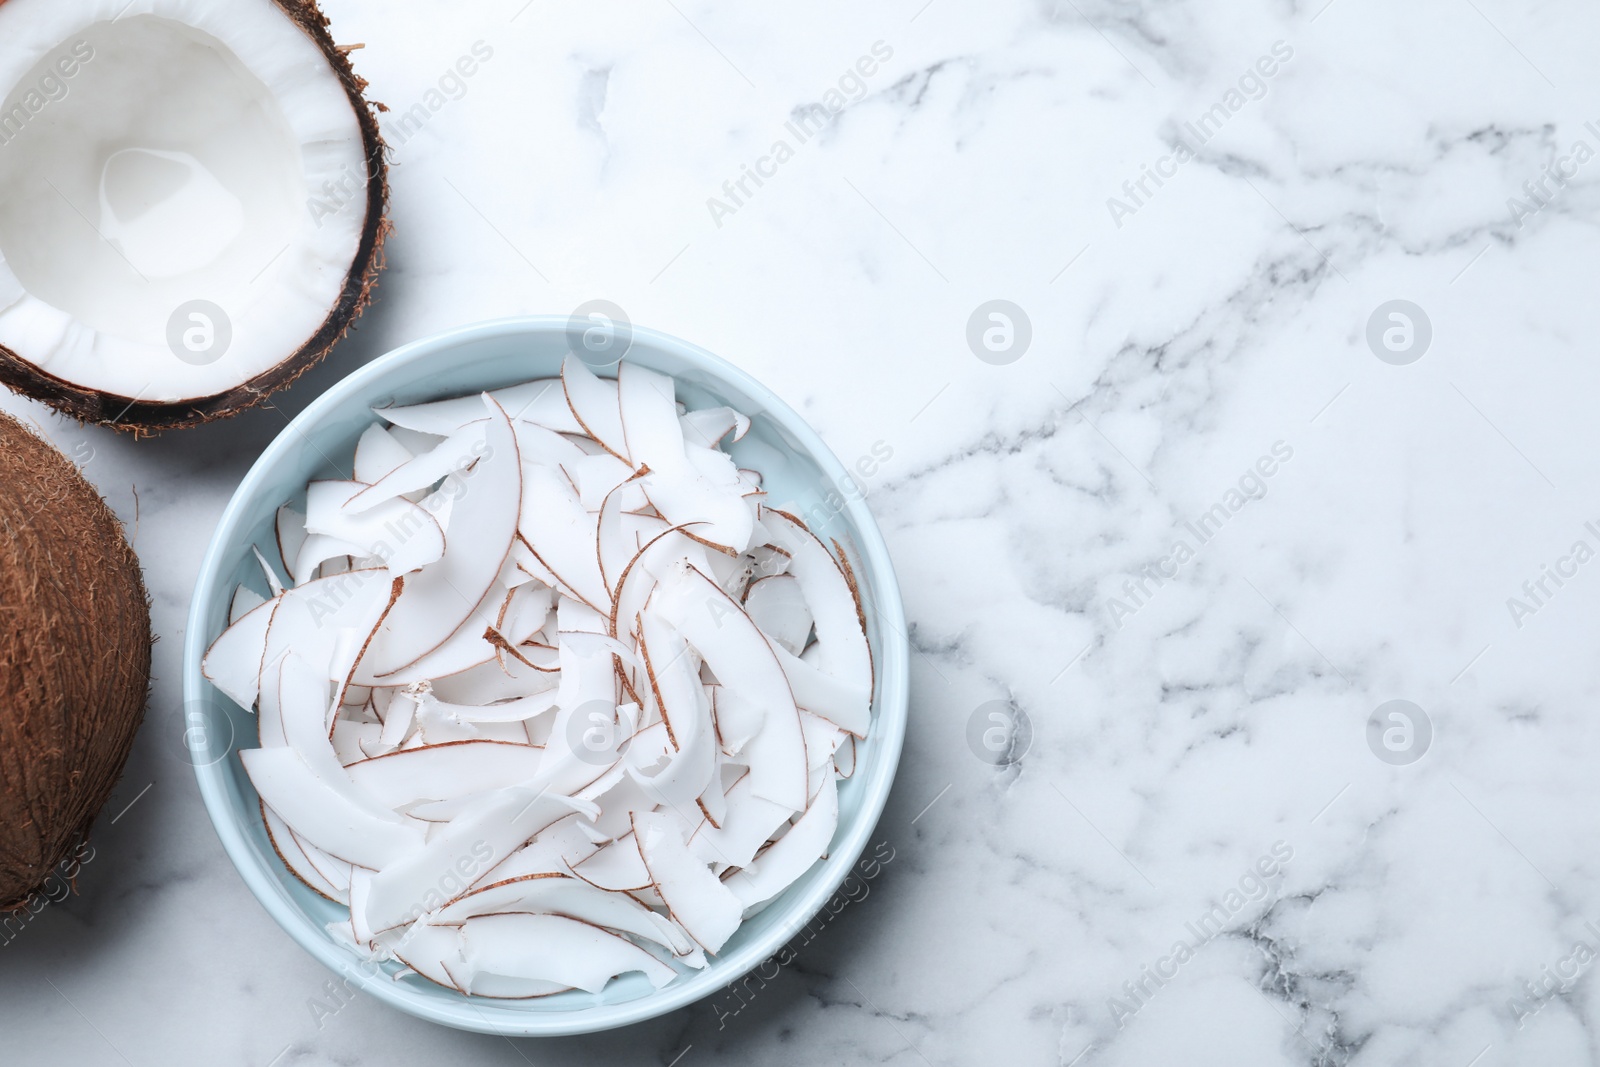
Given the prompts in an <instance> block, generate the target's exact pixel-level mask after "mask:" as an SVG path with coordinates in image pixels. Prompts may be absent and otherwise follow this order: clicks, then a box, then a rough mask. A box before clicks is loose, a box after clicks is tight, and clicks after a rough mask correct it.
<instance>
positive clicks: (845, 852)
mask: <svg viewBox="0 0 1600 1067" xmlns="http://www.w3.org/2000/svg"><path fill="white" fill-rule="evenodd" d="M568 325H569V319H568V318H567V317H565V316H559V315H525V316H515V317H508V318H500V319H492V320H488V321H484V322H477V323H471V324H468V325H463V326H457V327H453V328H451V329H447V330H444V331H441V332H439V333H435V334H432V335H429V336H427V337H423V338H420V339H418V340H415V341H411V342H409V343H407V344H404V345H401V346H399V347H397V348H394V349H391V350H390V351H389V352H387V353H385V354H384V355H382V356H379V357H378V358H376V359H374V360H373V361H371V362H370V363H367V364H366V365H364V366H362V367H359V368H357V369H356V370H354V371H352V372H351V373H350V374H349V375H347V376H345V377H344V378H342V379H340V380H339V381H338V382H336V383H334V384H333V385H332V386H331V387H329V388H328V389H327V390H326V391H324V392H323V393H322V394H321V395H320V396H318V397H316V398H315V399H313V400H312V401H311V403H309V404H308V405H307V406H306V408H305V409H304V410H303V411H301V412H300V414H298V415H297V416H295V417H294V419H292V420H291V421H290V422H289V424H288V425H287V426H285V427H284V428H283V429H282V430H281V431H280V432H279V433H278V434H277V435H276V436H275V437H274V438H273V439H272V441H271V442H270V443H269V444H268V445H267V447H266V448H265V449H263V450H262V452H261V455H260V456H258V457H257V458H256V460H255V462H254V463H252V464H251V466H250V470H249V471H248V472H247V473H246V474H245V476H244V478H243V479H242V480H241V481H240V483H239V485H238V487H237V488H236V489H235V490H234V493H233V496H232V497H231V498H230V499H229V501H228V505H227V507H226V508H225V509H224V511H223V513H222V516H221V517H220V518H219V519H218V521H217V526H216V528H215V530H213V532H212V535H211V540H210V543H209V544H208V545H207V548H206V553H205V556H204V558H203V559H202V561H201V564H200V571H199V575H198V576H197V578H196V580H195V587H194V593H193V596H192V598H191V600H190V605H189V612H188V618H187V624H186V630H185V633H184V642H183V696H184V700H185V702H186V703H193V702H196V701H201V700H204V699H206V694H205V688H206V683H205V681H204V679H203V677H202V676H201V674H200V661H201V659H202V657H203V656H204V653H205V649H206V644H207V641H206V634H205V631H204V627H205V615H206V607H207V605H209V604H210V603H212V601H213V600H214V599H215V598H216V597H217V596H218V595H219V594H220V593H221V592H222V590H221V583H222V581H223V575H222V566H223V558H222V557H223V550H224V546H225V545H226V544H228V543H230V542H232V541H233V540H234V539H235V538H238V537H241V536H242V535H243V534H242V531H241V526H242V525H243V514H244V512H245V511H246V509H247V507H248V505H249V503H250V502H251V501H252V500H253V499H254V498H255V497H256V496H258V495H259V494H260V493H261V492H262V490H263V484H262V483H263V482H264V481H265V480H266V479H267V477H268V474H269V472H270V471H271V470H272V469H273V468H275V467H276V466H277V465H278V464H279V463H280V462H282V461H283V460H284V459H285V456H286V454H287V453H288V451H289V450H290V448H291V447H293V446H294V445H295V443H296V441H297V439H298V438H300V437H301V435H302V434H304V433H305V432H306V431H307V430H308V429H309V428H310V427H312V426H314V425H316V424H317V423H318V422H319V421H320V420H322V419H323V418H324V417H326V416H328V415H330V414H331V413H333V412H334V411H335V410H337V409H338V408H339V407H341V406H342V405H344V404H347V403H349V402H350V401H352V400H353V399H354V398H356V397H357V396H359V395H360V394H361V393H362V392H363V391H365V390H367V389H368V388H370V387H373V386H377V385H379V384H380V383H381V382H382V381H383V379H384V378H385V377H387V376H388V375H389V374H391V373H392V372H394V371H396V370H398V369H399V368H401V367H405V366H409V365H411V364H413V363H416V362H420V361H425V360H428V359H430V358H433V357H434V356H436V355H438V354H440V353H442V352H447V351H450V350H452V349H454V348H457V347H460V346H462V345H464V344H468V343H472V342H477V341H483V340H493V339H497V338H505V337H519V336H527V335H530V334H548V333H564V332H565V331H566V330H567V328H568ZM631 328H632V343H633V344H638V343H639V342H640V341H641V340H642V341H646V342H648V343H649V344H650V345H651V346H653V347H655V348H658V349H661V350H664V351H667V352H670V353H672V354H674V355H676V356H678V357H680V358H682V359H684V360H685V361H686V362H688V363H690V364H692V365H694V366H695V367H696V368H697V369H699V370H702V371H705V372H708V373H709V374H711V375H712V376H713V377H715V378H717V379H718V380H720V381H723V382H726V383H727V384H729V385H731V386H733V387H734V388H736V389H738V390H740V391H742V392H743V393H744V394H745V395H747V396H749V397H750V398H752V399H754V400H756V401H758V402H759V403H760V404H761V406H762V408H763V409H764V410H763V414H764V415H766V416H767V417H770V418H771V419H773V421H774V422H776V423H777V424H778V425H779V426H780V428H781V429H782V430H783V431H784V432H785V433H787V434H789V435H791V436H792V438H793V439H794V440H795V441H796V442H798V443H799V445H800V446H801V448H802V449H803V450H804V451H805V452H806V453H807V455H808V456H809V458H810V459H811V460H812V461H813V462H815V463H816V464H817V466H818V467H819V468H820V469H821V470H822V472H823V474H824V475H825V476H827V477H828V478H829V479H830V480H831V481H832V482H833V484H835V485H845V484H850V483H849V481H848V479H849V477H850V475H849V474H848V472H847V471H846V469H845V467H844V465H843V464H842V463H840V462H839V459H838V457H836V456H835V455H834V454H833V451H832V450H831V449H830V448H829V447H828V446H827V445H826V444H825V443H824V442H823V440H822V438H821V436H820V435H818V434H817V432H816V431H815V430H813V429H812V428H811V426H810V424H809V423H807V422H806V421H805V419H804V418H802V417H801V416H800V415H799V414H798V413H797V412H796V411H795V410H794V409H793V408H792V407H790V406H789V405H788V404H787V403H785V402H784V401H783V399H782V398H780V397H779V396H777V395H776V394H775V393H773V392H772V391H771V390H770V389H768V388H767V387H766V386H764V385H762V384H761V383H760V382H758V381H757V380H756V379H755V378H753V377H751V376H750V375H749V374H747V373H746V372H745V371H743V370H742V369H740V368H739V367H737V366H735V365H733V364H731V363H729V362H728V361H727V360H725V359H722V358H721V357H719V356H716V355H714V354H713V353H711V352H708V351H707V350H705V349H703V348H700V347H699V346H697V345H694V344H691V343H690V342H687V341H684V340H682V339H681V338H678V337H676V336H673V335H672V334H668V333H663V332H661V331H659V330H654V329H650V328H648V327H643V326H632V327H631ZM624 358H626V357H624ZM842 495H843V497H844V506H843V507H842V508H840V509H839V510H840V511H842V512H844V513H846V514H848V516H849V517H850V519H851V522H852V523H853V525H854V528H855V532H856V535H857V543H856V544H855V546H854V547H855V548H856V551H857V552H859V553H860V558H861V561H862V564H863V565H862V567H861V570H862V576H863V578H864V580H865V581H866V583H867V584H868V585H869V586H870V587H871V589H872V591H873V602H874V607H875V610H876V612H877V613H878V615H879V617H880V622H881V623H882V626H881V628H880V629H881V630H882V634H883V636H882V638H881V644H882V645H883V646H884V647H883V649H881V650H880V652H879V655H878V657H877V658H878V659H879V660H880V663H879V671H880V674H881V675H882V678H881V683H882V690H881V692H882V701H881V704H880V705H879V706H878V707H877V708H876V709H875V712H876V714H875V719H874V729H875V730H876V731H877V736H876V737H875V739H874V740H875V742H876V744H877V745H880V746H881V747H882V754H881V756H880V757H879V758H878V760H877V761H876V763H875V764H874V765H873V766H872V767H870V768H865V770H866V771H867V774H866V777H865V779H864V781H863V790H862V799H861V806H860V808H859V810H858V811H857V813H856V815H855V818H854V819H853V820H852V821H851V822H849V823H848V824H847V823H845V822H842V821H841V823H840V825H839V828H838V830H836V831H835V833H836V837H835V842H834V847H833V849H832V850H831V851H830V853H829V855H828V857H827V859H826V860H824V861H823V868H822V870H821V871H820V872H819V873H818V874H817V875H816V876H815V877H813V879H812V882H811V885H810V886H809V887H808V888H807V889H806V891H805V892H804V893H803V894H801V895H800V896H797V897H795V898H793V899H791V900H789V901H788V902H786V903H785V905H784V913H785V915H786V919H785V921H783V922H780V923H777V924H774V925H773V926H772V927H770V928H769V929H768V930H767V931H765V932H764V933H763V934H762V935H761V936H760V937H753V938H751V939H750V940H749V941H748V942H746V943H745V944H743V945H741V946H740V947H739V948H738V949H737V950H735V951H733V952H730V953H728V954H726V955H723V956H719V957H717V963H716V965H715V966H713V967H707V968H706V969H705V970H703V971H699V972H696V973H693V974H689V975H685V976H682V977H681V978H680V979H678V980H675V981H673V982H671V983H669V984H668V985H666V986H665V987H663V988H662V989H659V990H655V991H653V992H651V993H649V994H647V995H645V996H643V997H638V998H635V999H633V1000H629V1001H623V1002H620V1003H616V1004H597V1005H591V1006H588V1007H584V1008H580V1009H577V1010H574V1011H562V1012H523V1011H516V1010H515V1009H511V1008H501V1007H497V1006H494V1005H493V1004H492V1002H491V1003H483V1002H481V1001H480V1000H475V999H473V998H471V997H467V996H461V997H459V998H457V999H453V1000H440V999H437V998H434V997H429V996H423V995H421V994H419V993H417V992H415V991H413V990H412V989H411V988H410V987H407V986H403V985H401V984H400V983H398V982H395V981H393V980H392V979H390V978H389V977H388V976H387V975H386V974H384V973H383V972H381V971H379V970H377V969H376V968H373V967H371V966H370V965H368V966H364V965H363V964H362V962H361V961H360V960H358V959H356V958H354V957H353V956H351V955H350V954H349V953H348V952H346V951H345V950H343V949H342V948H340V947H339V946H338V945H336V944H335V943H334V942H333V941H332V940H330V939H329V938H328V937H327V936H326V934H325V933H324V931H323V930H322V929H321V927H320V924H318V923H316V921H315V920H313V919H312V918H311V917H309V916H307V915H306V914H305V913H304V912H302V911H300V910H299V909H298V908H296V907H294V906H293V904H292V903H291V902H290V901H289V900H288V899H287V897H285V896H284V894H283V893H282V892H281V891H280V890H279V888H278V886H277V885H276V883H275V882H274V881H273V878H272V876H271V875H269V873H268V872H267V870H266V869H265V867H264V866H263V865H262V864H261V863H260V862H258V860H259V857H258V855H257V853H256V850H255V849H253V848H252V847H251V845H250V844H249V842H248V841H247V840H246V837H245V830H244V827H243V826H242V825H241V824H240V823H239V822H238V821H237V820H236V819H235V818H234V816H233V813H232V811H231V809H230V807H229V805H228V800H227V791H226V779H225V777H224V776H225V773H226V772H225V771H224V769H223V767H222V764H223V762H224V761H223V760H215V761H212V762H205V763H202V762H196V764H195V767H194V770H195V777H196V780H197V781H198V783H199V786H200V795H201V798H202V800H203V801H204V803H205V807H206V813H207V815H208V816H209V817H210V820H211V825H212V826H213V828H214V829H215V830H216V832H217V836H218V838H220V840H221V841H222V846H223V850H224V851H225V852H226V853H227V854H228V858H229V859H230V860H231V861H232V862H233V865H234V868H235V869H236V870H237V871H238V872H239V875H240V876H241V877H242V878H243V879H244V882H245V885H246V886H247V887H248V888H249V889H250V892H251V894H252V895H253V896H254V897H255V898H256V900H257V902H259V903H260V904H261V906H262V907H263V908H265V909H266V911H267V913H268V914H269V915H271V916H272V918H273V920H274V921H275V922H276V923H277V924H278V925H279V926H280V927H282V928H283V930H284V932H286V933H287V934H288V935H289V936H290V937H291V938H293V939H294V940H295V941H296V942H297V943H299V945H300V947H301V948H303V949H305V950H306V951H307V952H308V953H310V954H311V955H312V956H313V957H315V958H316V959H317V960H319V961H320V962H321V963H322V964H323V965H324V966H325V967H327V968H328V969H329V970H331V971H333V972H334V973H335V974H337V975H339V976H340V977H342V978H344V979H345V980H346V981H347V982H348V983H349V984H351V985H352V986H354V987H356V988H360V989H363V990H365V991H366V992H367V993H369V994H371V995H372V996H374V997H376V998H377V999H378V1000H380V1001H382V1002H383V1003H385V1004H387V1005H389V1006H391V1007H394V1008H397V1009H399V1010H401V1011H404V1012H406V1013H407V1014H410V1015H413V1016H416V1017H418V1018H422V1019H426V1020H428V1021H430V1022H434V1023H439V1024H442V1025H445V1026H450V1027H454V1028H456V1029H461V1030H469V1031H474V1032H477V1033H484V1034H495V1035H501V1036H511V1037H537V1036H551V1037H553V1036H561V1035H571V1034H584V1033H593V1032H597V1031H601V1030H609V1029H613V1028H616V1027H619V1026H626V1025H629V1024H632V1023H637V1022H642V1021H644V1020H646V1019H651V1018H655V1017H656V1016H659V1015H663V1014H665V1013H667V1012H669V1011H674V1010H676V1009H678V1008H682V1007H685V1006H687V1005H689V1004H692V1003H694V1002H695V1001H698V1000H700V999H702V998H704V997H707V996H710V995H711V994H713V993H715V992H716V991H717V990H718V989H720V988H724V987H725V986H727V985H728V984H730V983H732V982H736V981H738V980H739V979H740V978H741V977H743V976H744V975H745V974H747V973H748V972H749V971H750V970H752V969H754V968H755V967H756V966H757V965H758V964H760V963H761V962H762V961H763V960H765V959H767V958H768V957H769V956H771V955H773V954H774V953H776V952H778V951H779V950H781V949H782V948H783V946H784V945H785V944H787V943H788V941H789V940H790V939H792V938H793V937H794V935H795V933H797V932H798V931H799V930H800V929H801V928H802V927H803V926H804V925H805V924H806V923H808V922H810V921H811V919H812V918H814V917H815V916H816V914H817V913H818V912H819V911H820V910H821V908H822V906H823V905H824V904H825V903H827V901H828V900H829V898H831V897H832V896H833V895H834V893H835V892H836V891H837V889H838V887H839V886H840V885H841V884H842V883H843V882H844V880H845V878H846V877H847V876H848V874H849V872H850V870H851V869H852V868H853V867H854V865H855V863H856V861H857V859H858V858H859V857H860V855H861V853H862V851H863V850H864V849H865V847H866V844H867V841H868V839H869V838H870V837H871V836H872V834H873V831H874V830H875V829H876V827H877V824H878V820H879V819H880V818H881V816H882V814H883V809H884V806H885V804H886V803H887V802H888V797H889V792H890V787H891V785H892V784H893V781H894V777H895V773H896V771H897V769H898V767H899V762H900V755H901V751H902V748H903V744H904V740H905V731H906V725H907V718H908V711H909V696H910V689H909V686H910V679H909V655H910V652H909V640H908V638H907V636H906V635H907V629H906V622H905V608H904V605H903V603H902V601H901V598H900V588H899V583H898V581H897V580H896V577H895V573H894V566H893V562H892V560H891V559H890V556H889V550H888V546H887V544H886V543H885V542H884V539H883V534H882V532H881V531H880V530H879V528H878V525H877V522H876V521H875V520H874V518H873V516H872V513H871V511H870V510H869V509H868V508H867V505H866V500H865V497H864V495H862V494H842ZM891 653H892V654H891ZM231 751H232V750H231V748H230V752H229V754H230V755H231ZM713 979H714V980H713Z"/></svg>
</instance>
